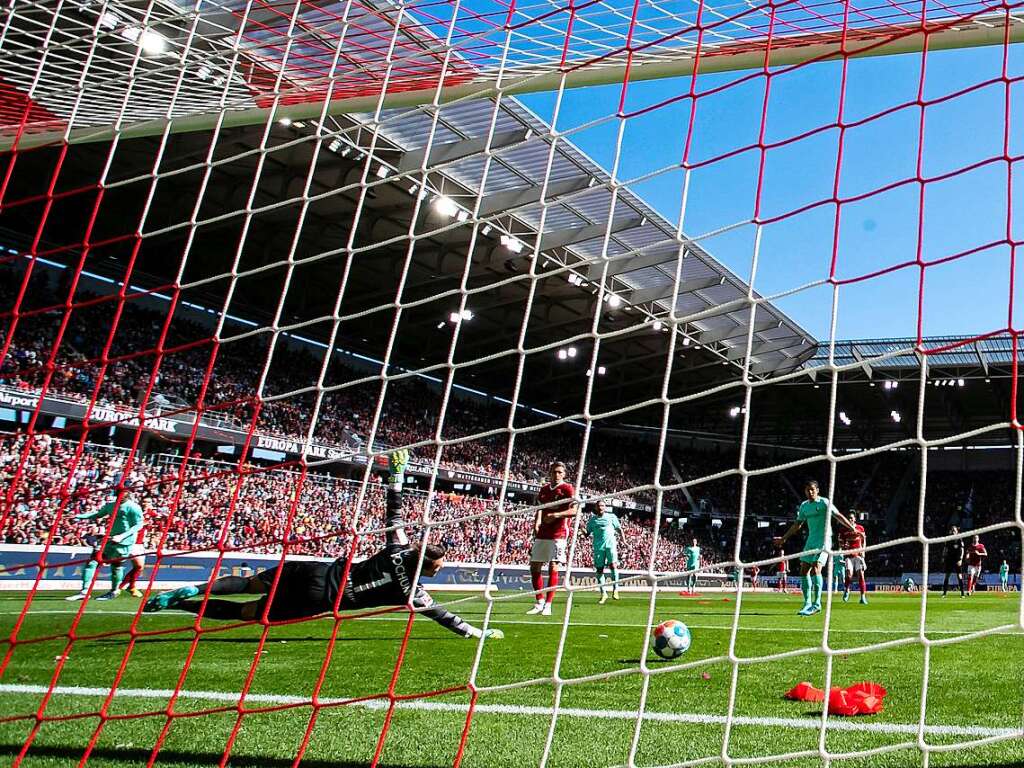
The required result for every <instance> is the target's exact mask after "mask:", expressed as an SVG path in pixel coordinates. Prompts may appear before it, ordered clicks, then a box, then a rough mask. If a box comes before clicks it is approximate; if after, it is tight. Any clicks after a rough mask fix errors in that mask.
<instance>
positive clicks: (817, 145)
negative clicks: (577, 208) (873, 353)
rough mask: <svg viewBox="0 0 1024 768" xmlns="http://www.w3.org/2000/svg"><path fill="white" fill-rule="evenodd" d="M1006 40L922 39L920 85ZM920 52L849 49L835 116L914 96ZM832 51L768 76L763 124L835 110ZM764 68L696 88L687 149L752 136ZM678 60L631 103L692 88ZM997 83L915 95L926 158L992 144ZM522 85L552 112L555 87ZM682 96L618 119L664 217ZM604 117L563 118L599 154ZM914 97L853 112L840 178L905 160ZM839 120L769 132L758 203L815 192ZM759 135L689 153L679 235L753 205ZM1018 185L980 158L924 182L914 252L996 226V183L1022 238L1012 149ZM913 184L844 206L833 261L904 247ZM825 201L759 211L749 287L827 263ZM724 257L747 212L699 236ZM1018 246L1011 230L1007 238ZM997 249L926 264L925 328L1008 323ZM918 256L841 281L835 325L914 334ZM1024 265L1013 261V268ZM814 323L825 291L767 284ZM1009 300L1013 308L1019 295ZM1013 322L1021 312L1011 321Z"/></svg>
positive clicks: (611, 138) (875, 260)
mask: <svg viewBox="0 0 1024 768" xmlns="http://www.w3.org/2000/svg"><path fill="white" fill-rule="evenodd" d="M1010 54H1011V56H1010V71H1009V76H1010V78H1011V80H1012V78H1013V77H1015V76H1016V77H1020V76H1021V75H1022V73H1024V46H1021V45H1017V46H1013V47H1011V49H1010ZM1002 60H1003V49H1002V48H1001V47H998V46H995V47H990V48H979V49H970V50H961V51H946V52H935V53H931V54H929V55H928V57H927V65H926V77H925V81H924V91H923V98H924V100H925V101H928V100H933V99H941V98H942V97H944V96H947V95H948V94H951V93H955V92H957V91H960V90H962V89H964V88H968V87H971V86H974V85H977V84H979V83H982V82H984V81H987V80H989V79H993V78H998V77H999V76H1000V73H1001V68H1002ZM921 64H922V57H921V56H920V55H919V54H915V55H904V56H888V57H880V58H874V59H861V60H855V61H852V62H851V63H850V67H849V72H848V83H847V88H846V106H845V118H846V121H847V122H852V121H855V120H858V119H862V118H865V117H868V116H870V115H873V114H877V113H878V112H880V111H882V110H885V109H887V108H891V107H895V106H897V105H900V104H904V103H908V102H915V100H916V98H917V91H918V85H919V82H920V78H921ZM841 74H842V67H841V64H839V63H825V64H815V65H813V66H808V67H803V68H800V69H797V70H794V71H792V72H787V73H784V74H782V75H780V76H777V77H773V78H772V90H771V96H770V99H769V107H768V114H767V120H766V141H767V142H775V141H781V140H785V139H787V138H790V137H793V136H796V135H799V134H800V133H802V132H804V131H807V130H810V129H812V128H814V127H818V126H821V125H823V124H827V123H829V122H832V121H834V120H835V119H836V116H837V114H838V103H839V93H840V82H841V81H840V78H841ZM743 75H744V73H726V74H720V75H701V76H699V77H698V83H697V88H698V91H699V92H706V91H709V90H712V89H714V88H715V87H717V86H720V85H724V84H726V83H735V82H736V81H737V80H739V79H740V78H741V77H743ZM764 82H765V81H764V78H760V77H759V78H756V79H754V80H752V81H751V82H748V83H745V84H742V85H734V86H733V87H730V88H727V89H725V90H724V91H722V92H721V93H717V94H713V95H706V96H702V97H701V98H699V99H698V101H697V107H696V117H695V126H694V133H693V148H692V150H691V161H693V162H700V161H703V160H708V159H711V158H714V157H717V156H719V155H722V154H723V153H727V152H729V151H731V150H735V149H737V148H740V147H743V146H745V145H748V144H752V143H756V141H757V136H758V131H759V128H760V121H761V109H762V102H763V98H764ZM689 87H690V80H689V78H677V79H671V80H657V81H650V82H643V83H634V84H631V85H630V87H629V91H628V99H627V111H629V110H637V109H641V108H643V107H645V106H649V105H652V104H656V103H660V102H662V101H664V100H666V99H670V98H671V97H673V96H676V95H679V94H684V93H686V92H688V90H689ZM619 96H620V86H602V87H592V88H585V89H577V90H571V91H566V93H565V95H564V97H563V102H562V108H561V114H560V117H559V120H558V126H557V127H558V128H559V129H560V130H568V129H570V128H572V127H575V126H580V125H584V124H586V123H588V122H590V121H593V120H596V119H599V118H601V117H605V116H607V115H610V114H613V113H614V112H615V110H616V107H617V104H618V100H619ZM1010 96H1011V109H1010V115H1011V116H1010V118H1009V120H1010V137H1011V138H1010V155H1011V157H1012V156H1015V155H1021V154H1024V83H1016V84H1014V85H1013V86H1012V87H1011V88H1010ZM1005 97H1006V87H1005V85H1004V84H1003V83H1002V82H996V83H994V84H992V85H990V86H988V87H986V88H984V89H981V90H978V91H975V92H972V93H969V94H964V95H959V96H957V97H956V98H953V99H949V100H947V101H943V102H941V103H937V104H933V105H930V106H928V108H927V109H926V110H925V131H924V140H923V146H924V151H923V175H924V176H925V177H926V178H927V177H932V176H936V175H940V174H943V173H947V172H950V171H954V170H956V169H958V168H962V167H964V166H967V165H970V164H971V163H974V162H978V161H981V160H983V159H986V158H991V157H995V156H1000V155H1002V151H1003V132H1004V129H1005V127H1006V124H1007V119H1006V117H1005V114H1006V113H1005V108H1004V101H1005ZM522 101H523V102H524V103H525V104H526V105H527V106H529V107H530V108H531V109H533V110H534V111H536V112H537V113H538V114H540V115H541V117H543V118H545V119H548V120H550V119H551V117H552V110H553V106H554V103H555V98H554V94H534V95H529V96H524V97H522ZM690 109H691V105H690V102H688V101H680V102H677V103H674V104H672V105H669V106H665V107H661V108H659V109H656V110H653V111H652V112H650V113H648V114H646V115H643V116H640V117H635V118H631V119H630V120H628V121H627V125H626V130H625V135H624V139H623V154H622V157H623V160H622V163H621V168H620V173H619V176H620V178H621V179H630V178H636V177H638V176H640V175H642V174H646V173H650V172H651V171H654V170H656V169H662V168H666V169H669V170H666V171H665V172H663V173H661V174H659V175H658V176H657V177H656V178H654V179H651V180H647V181H644V182H642V183H639V184H636V185H635V186H633V187H632V188H633V191H634V192H636V193H637V194H639V195H640V196H641V197H642V198H643V199H644V200H646V201H647V202H648V203H649V204H650V205H652V206H653V207H655V208H656V209H657V210H658V211H660V212H661V213H662V214H663V215H664V216H665V217H666V218H667V219H668V220H669V221H671V222H673V223H675V222H676V221H677V220H678V217H679V209H680V201H681V195H682V188H683V173H682V171H681V170H680V169H678V168H677V167H676V168H672V166H674V165H675V164H677V163H679V161H680V159H681V158H682V153H683V146H684V142H685V138H686V132H687V125H688V122H689V119H690ZM617 122H618V121H616V120H612V121H609V122H607V123H605V124H604V125H602V126H599V127H596V128H592V129H588V130H586V131H583V132H580V133H576V134H574V135H573V137H572V141H573V142H574V143H575V144H577V145H578V146H579V147H581V148H582V149H583V150H584V151H586V152H587V153H588V154H589V155H590V156H591V157H593V158H594V159H595V160H596V161H598V162H599V163H600V164H601V165H603V166H604V167H606V168H610V167H611V164H612V162H613V161H614V150H615V142H616V135H617V132H618V125H617ZM919 124H920V109H919V108H918V107H917V106H916V104H915V105H914V106H911V107H908V108H905V109H901V110H899V111H896V112H894V113H893V114H890V115H888V116H886V117H884V118H880V119H877V120H873V121H870V122H868V123H867V124H865V125H863V126H859V127H853V128H849V129H848V130H847V131H846V133H845V138H844V150H843V153H844V160H843V164H842V167H841V172H840V195H841V196H851V195H857V194H862V193H866V192H869V191H872V190H876V189H878V188H880V187H882V186H884V185H886V184H890V183H893V182H896V181H899V180H901V179H906V178H912V177H914V176H915V164H916V160H917V156H918V151H917V147H918V132H919ZM838 138H839V131H838V129H833V130H830V131H827V132H824V133H821V134H818V135H816V136H814V137H810V138H806V139H803V140H801V141H799V142H795V143H791V144H788V145H786V146H782V147H779V148H776V149H773V150H770V151H769V152H768V154H767V158H766V162H765V175H764V191H763V194H762V215H763V216H766V217H767V216H773V215H779V214H782V213H784V212H787V211H791V210H793V209H795V208H797V207H799V206H801V205H804V204H806V203H810V202H812V201H816V200H820V199H824V198H828V197H830V196H831V193H832V186H833V182H834V177H835V168H836V153H837V148H838V143H839V141H838ZM759 162H760V153H759V152H758V151H756V150H752V151H747V152H744V153H743V154H741V155H738V156H736V157H732V158H729V159H725V160H720V161H717V162H714V163H711V164H709V165H706V166H704V167H702V168H699V169H697V170H694V171H693V173H692V178H691V182H690V183H691V190H690V196H689V200H688V204H687V210H686V215H685V219H684V231H685V232H686V233H687V234H688V235H689V236H691V237H696V236H699V235H702V234H705V233H709V232H712V231H714V230H716V229H718V228H720V227H723V226H727V225H730V224H735V223H737V222H742V221H744V220H749V219H750V218H751V216H752V215H753V211H754V200H755V190H756V181H757V175H758V174H757V169H758V164H759ZM1012 176H1013V181H1014V183H1013V192H1012V194H1011V195H1008V192H1007V186H1008V184H1007V165H1006V164H1005V163H1002V162H1000V163H998V164H991V165H988V166H985V167H983V168H980V169H976V170H974V171H971V172H969V173H963V174H959V175H956V176H954V177H953V178H951V179H948V180H941V181H934V182H930V183H928V184H926V185H925V195H924V206H923V207H924V211H923V228H922V230H921V236H922V258H923V259H925V260H933V259H941V258H944V257H947V256H950V255H953V254H956V253H958V252H961V251H964V250H967V249H971V248H975V247H978V246H981V245H983V244H985V243H989V242H993V241H997V240H1001V239H1004V238H1005V233H1006V226H1007V208H1008V198H1012V207H1013V208H1014V214H1015V222H1014V231H1013V237H1014V238H1015V239H1022V238H1024V223H1022V222H1024V202H1022V200H1024V162H1017V163H1015V164H1014V165H1013V174H1012ZM919 194H920V190H919V186H918V185H917V184H916V183H913V184H908V185H905V186H902V187H900V188H898V189H895V190H891V191H888V192H885V193H880V194H875V195H871V196H870V197H868V198H867V199H865V200H863V201H858V202H849V203H845V204H843V205H842V206H841V226H840V238H839V245H838V260H837V270H836V274H837V277H839V278H841V279H849V278H854V277H857V276H860V275H864V274H868V273H871V272H874V271H876V270H879V269H884V268H885V267H888V266H892V265H895V264H898V263H901V262H905V261H912V260H914V259H915V258H916V252H917V243H918V222H919V220H920V216H919ZM835 216H836V211H835V206H833V205H825V206H821V207H819V208H816V209H814V210H811V211H807V212H804V213H802V214H799V215H796V216H790V217H787V218H785V219H783V220H782V221H780V222H778V223H775V224H771V225H768V226H766V227H764V231H763V233H762V244H761V253H760V264H759V269H758V273H757V275H756V277H755V279H754V285H755V287H756V288H757V289H758V290H759V291H760V292H762V293H764V294H772V293H776V292H779V291H783V290H787V289H791V288H794V287H797V286H800V285H804V284H806V283H809V282H812V281H815V280H820V279H822V278H825V277H827V275H828V269H829V264H830V260H831V256H832V252H833V244H832V243H833V231H834V225H835ZM701 243H702V245H703V246H704V247H705V248H706V249H707V250H708V251H709V252H710V253H711V254H713V255H714V256H715V257H716V258H718V259H719V260H720V261H722V262H723V263H725V264H726V265H727V266H728V267H729V268H730V269H732V270H733V271H734V272H736V273H737V274H738V275H740V276H741V277H742V278H743V279H745V280H749V279H750V276H751V260H752V254H753V246H754V227H753V225H747V226H743V227H739V228H736V229H733V230H732V231H730V232H728V233H725V234H721V235H716V236H713V237H708V238H706V239H702V240H701ZM1018 252H1019V256H1021V257H1024V248H1022V249H1018ZM1009 265H1010V249H1009V247H1008V246H1007V245H1005V244H1004V245H1000V246H996V247H992V248H989V249H986V250H984V251H982V252H979V253H975V254H972V255H970V256H966V257H963V258H961V259H958V260H956V261H951V262H949V263H946V264H940V265H934V266H929V267H928V268H927V270H926V275H925V301H924V305H925V306H924V312H923V319H922V320H923V332H924V334H925V335H926V336H934V335H946V334H956V335H960V334H978V333H985V332H989V331H993V330H996V329H999V328H1004V327H1006V325H1007V311H1008V306H1009V270H1010V267H1009ZM919 274H920V271H919V269H918V268H917V267H916V266H914V267H911V268H907V269H903V270H900V271H898V272H895V273H891V274H888V275H886V276H883V277H875V278H872V279H869V280H865V281H861V282H858V283H854V284H850V285H847V286H844V287H843V288H842V289H841V290H840V301H839V314H838V320H837V330H836V336H837V338H869V337H885V336H912V335H915V334H916V329H917V320H918V280H919ZM1021 278H1022V280H1024V275H1022V276H1021ZM777 304H778V306H779V307H780V308H781V309H783V310H784V311H785V312H787V313H788V314H789V315H790V316H791V317H792V318H793V319H794V320H796V321H797V322H799V323H800V324H802V325H803V326H804V327H805V328H806V329H807V330H808V331H810V332H811V333H812V334H813V335H815V336H816V337H817V338H819V339H827V338H828V335H829V324H830V316H831V304H832V291H831V288H830V287H827V286H823V287H819V288H815V289H808V290H805V291H802V292H801V293H799V294H797V295H795V296H791V297H787V298H785V299H782V300H780V301H778V302H777ZM1017 314H1018V316H1020V312H1019V311H1018V313H1017ZM1017 324H1018V325H1020V324H1022V323H1021V322H1020V321H1018V323H1017Z"/></svg>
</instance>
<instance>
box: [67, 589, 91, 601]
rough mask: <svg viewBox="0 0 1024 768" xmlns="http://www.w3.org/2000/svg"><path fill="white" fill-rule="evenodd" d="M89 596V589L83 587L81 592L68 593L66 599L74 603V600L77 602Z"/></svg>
mask: <svg viewBox="0 0 1024 768" xmlns="http://www.w3.org/2000/svg"><path fill="white" fill-rule="evenodd" d="M88 596H89V591H88V590H86V589H83V590H82V591H81V592H75V594H73V595H68V596H67V597H65V598H64V599H65V600H67V601H68V602H69V603H73V602H77V601H79V600H85V598H87V597H88Z"/></svg>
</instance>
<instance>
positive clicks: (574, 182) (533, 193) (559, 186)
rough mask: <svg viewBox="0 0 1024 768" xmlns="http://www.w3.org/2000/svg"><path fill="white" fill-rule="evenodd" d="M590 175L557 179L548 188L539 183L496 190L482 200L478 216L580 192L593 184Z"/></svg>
mask: <svg viewBox="0 0 1024 768" xmlns="http://www.w3.org/2000/svg"><path fill="white" fill-rule="evenodd" d="M591 181H592V179H591V177H590V176H577V177H576V178H572V179H566V180H565V181H556V182H552V183H551V184H548V185H547V189H545V188H544V185H538V186H533V187H518V188H517V189H507V190H503V191H501V192H494V193H492V194H489V195H485V196H484V197H483V199H481V200H480V211H479V213H478V216H491V215H493V214H495V213H499V212H501V211H505V210H509V209H513V208H522V207H523V206H526V205H531V204H533V203H537V202H540V200H541V199H544V200H553V199H555V198H556V197H562V196H563V195H569V194H572V193H573V192H579V191H580V190H582V189H586V188H587V187H589V186H590V184H591Z"/></svg>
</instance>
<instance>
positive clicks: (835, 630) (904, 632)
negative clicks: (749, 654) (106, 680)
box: [0, 609, 1022, 637]
mask: <svg viewBox="0 0 1024 768" xmlns="http://www.w3.org/2000/svg"><path fill="white" fill-rule="evenodd" d="M20 613H21V611H0V616H4V615H8V616H15V615H20ZM74 613H77V611H76V610H74V609H72V610H62V611H58V610H41V611H29V616H35V615H43V614H74ZM136 613H137V611H101V612H97V613H95V614H92V615H94V616H134V615H135V614H136ZM145 615H146V616H147V617H151V618H152V617H162V618H176V619H180V618H182V617H184V616H186V615H187V614H185V613H175V612H165V613H147V614H145ZM794 615H795V614H794ZM406 620H407V619H406V617H405V616H404V615H402V616H368V617H366V618H360V619H354V621H406ZM490 623H491V624H531V625H534V626H536V625H542V626H549V627H561V626H562V620H561V619H559V620H558V621H541V620H539V619H501V618H497V619H491V622H490ZM569 625H570V626H572V627H620V628H626V629H646V628H647V625H646V624H628V623H622V622H613V621H570V622H569ZM686 626H688V627H689V628H690V629H714V630H722V631H729V632H731V631H732V625H731V624H691V623H689V622H687V624H686ZM822 629H823V628H822V627H821V626H818V627H746V626H741V627H740V629H739V631H740V633H743V632H776V633H777V632H813V633H814V634H817V635H820V634H821V632H822ZM985 629H988V627H977V628H975V629H929V630H927V632H926V634H928V635H969V634H971V633H972V632H982V631H984V630H985ZM829 634H831V635H835V634H857V635H898V636H901V637H902V636H908V637H914V636H916V635H917V628H916V627H908V628H907V629H843V628H841V627H834V626H833V627H830V628H829ZM998 634H1001V635H1015V634H1022V632H1021V631H1014V632H1010V631H1008V630H1007V631H1003V632H999V633H998Z"/></svg>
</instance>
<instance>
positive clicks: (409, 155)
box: [398, 128, 531, 173]
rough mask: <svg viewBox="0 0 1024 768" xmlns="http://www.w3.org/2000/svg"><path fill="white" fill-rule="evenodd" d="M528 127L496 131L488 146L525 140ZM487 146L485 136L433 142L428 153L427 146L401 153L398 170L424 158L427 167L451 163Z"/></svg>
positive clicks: (419, 163)
mask: <svg viewBox="0 0 1024 768" xmlns="http://www.w3.org/2000/svg"><path fill="white" fill-rule="evenodd" d="M530 133H531V131H530V129H529V128H522V129H520V130H518V131H506V132H505V133H496V134H494V136H493V137H492V138H491V143H490V148H491V149H492V150H495V149H503V148H504V147H508V146H511V145H512V144H518V143H519V142H521V141H526V140H527V139H528V138H530ZM487 148H488V145H487V137H486V136H485V137H482V138H475V139H463V140H462V141H452V142H448V143H446V144H434V145H432V146H431V147H430V154H429V156H428V155H427V148H426V147H422V148H420V149H413V150H410V151H408V152H405V153H403V154H402V157H401V159H400V160H399V161H398V170H399V172H400V173H401V172H406V171H415V170H418V169H420V168H423V167H424V158H425V159H426V163H425V165H426V167H427V168H428V169H429V168H431V167H433V166H436V165H440V164H441V163H451V162H454V161H456V160H461V159H462V158H464V157H471V156H473V155H479V154H480V153H482V152H484V151H486V150H487Z"/></svg>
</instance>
